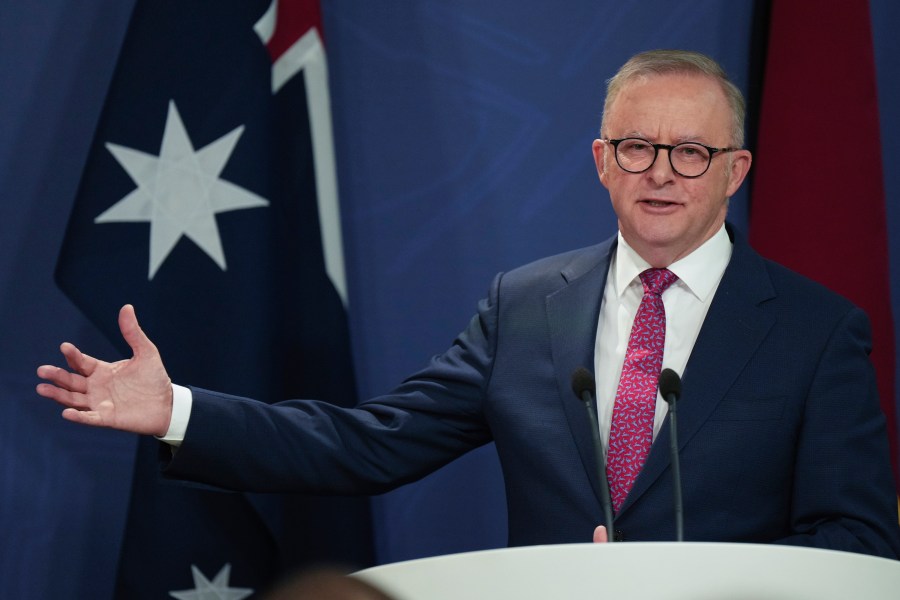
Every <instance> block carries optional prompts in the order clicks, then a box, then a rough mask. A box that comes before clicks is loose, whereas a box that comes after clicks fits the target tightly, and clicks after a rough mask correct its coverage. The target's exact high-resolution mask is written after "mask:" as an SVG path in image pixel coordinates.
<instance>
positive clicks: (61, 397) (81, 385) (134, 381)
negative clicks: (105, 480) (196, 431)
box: [37, 304, 172, 436]
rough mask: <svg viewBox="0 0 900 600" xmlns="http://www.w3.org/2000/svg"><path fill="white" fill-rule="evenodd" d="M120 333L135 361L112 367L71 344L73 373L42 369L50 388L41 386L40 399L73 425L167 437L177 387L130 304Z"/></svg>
mask: <svg viewBox="0 0 900 600" xmlns="http://www.w3.org/2000/svg"><path fill="white" fill-rule="evenodd" d="M119 330H120V331H121V332H122V337H123V338H124V339H125V341H126V342H127V343H128V345H129V346H130V347H131V351H132V352H133V354H134V355H133V356H132V357H131V358H129V359H127V360H120V361H118V362H114V363H109V362H105V361H102V360H98V359H96V358H94V357H92V356H88V355H87V354H84V353H83V352H81V351H80V350H79V349H78V348H76V347H75V346H73V345H72V344H70V343H68V342H65V343H63V344H62V345H61V346H60V351H61V352H62V353H63V356H64V357H65V359H66V363H67V364H68V365H69V369H70V371H67V370H65V369H62V368H60V367H55V366H52V365H42V366H40V367H38V370H37V374H38V377H40V378H41V379H45V380H47V383H40V384H38V386H37V393H38V394H40V395H41V396H44V397H45V398H50V399H51V400H55V401H56V402H58V403H59V404H62V405H63V406H65V407H67V408H66V409H65V410H63V413H62V416H63V417H64V418H65V419H68V420H69V421H75V422H76V423H84V424H87V425H94V426H97V427H112V428H114V429H120V430H122V431H131V432H134V433H142V434H149V435H156V436H163V435H165V433H166V431H168V428H169V421H170V420H171V418H172V382H171V380H170V379H169V375H168V374H167V373H166V369H165V367H164V366H163V363H162V359H160V356H159V351H158V350H157V349H156V346H155V345H154V344H153V342H151V341H150V339H149V338H148V337H147V336H146V335H145V334H144V332H143V330H142V329H141V327H140V325H138V321H137V317H136V316H135V314H134V307H132V306H131V305H130V304H126V305H125V306H123V307H122V309H121V310H120V311H119Z"/></svg>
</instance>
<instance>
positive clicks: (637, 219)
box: [593, 74, 751, 267]
mask: <svg viewBox="0 0 900 600" xmlns="http://www.w3.org/2000/svg"><path fill="white" fill-rule="evenodd" d="M731 123H732V116H731V111H730V109H729V105H728V101H727V100H726V98H725V93H724V92H723V91H722V89H721V88H720V87H719V84H718V83H717V82H715V81H714V80H712V79H710V78H707V77H702V76H696V75H675V74H673V75H656V76H651V77H647V78H641V79H636V80H634V81H632V82H629V83H627V84H625V86H624V87H623V88H622V89H621V91H620V92H619V95H618V97H616V99H615V100H614V102H613V104H612V106H611V107H610V108H609V111H608V113H607V115H606V122H605V129H606V131H604V135H606V136H607V137H609V138H611V139H616V138H625V137H640V138H644V139H646V140H648V141H649V142H651V143H654V144H657V143H659V144H672V145H674V144H678V143H681V142H700V143H702V144H705V145H707V146H712V147H715V148H725V147H729V146H731V130H732V127H731ZM593 151H594V159H595V161H596V163H597V171H598V173H599V175H600V181H601V182H602V183H603V185H604V186H605V187H606V188H607V189H608V190H609V195H610V198H611V199H612V205H613V209H614V210H615V212H616V215H617V216H618V218H619V231H621V232H622V236H623V237H624V238H625V240H626V241H627V242H628V244H629V245H630V246H631V247H632V248H634V249H635V250H636V251H637V252H638V254H640V255H641V256H642V257H643V258H644V260H646V261H647V262H649V263H650V264H652V265H653V266H657V267H665V266H668V265H669V264H671V263H672V262H674V261H676V260H678V259H679V258H682V257H684V256H686V255H687V254H690V253H691V252H692V251H693V250H695V249H696V248H697V247H699V246H700V245H701V244H703V242H705V241H706V240H708V239H709V238H710V237H712V236H713V234H715V233H716V231H718V229H719V228H720V227H721V225H722V223H723V222H724V221H725V214H726V212H727V209H728V197H730V196H731V195H732V194H734V193H735V192H736V191H737V189H738V188H739V187H740V185H741V182H742V181H743V180H744V177H745V176H746V174H747V171H748V170H749V168H750V161H751V157H750V153H749V152H748V151H746V150H741V151H737V152H733V153H731V160H730V162H729V156H728V154H727V153H717V154H716V155H714V157H713V160H712V164H711V165H710V167H709V170H708V171H707V172H706V173H705V174H704V175H702V176H701V177H698V178H696V179H688V178H685V177H682V176H680V175H678V174H676V173H675V172H674V171H673V170H672V167H671V164H670V163H669V157H668V151H667V150H660V151H659V155H658V156H657V158H656V162H655V163H654V164H653V166H652V167H650V169H648V170H647V171H645V172H643V173H629V172H627V171H624V170H623V169H621V168H620V167H619V165H618V164H616V158H615V149H614V148H613V146H612V144H608V143H606V142H603V141H602V140H595V141H594V145H593ZM729 165H730V166H729Z"/></svg>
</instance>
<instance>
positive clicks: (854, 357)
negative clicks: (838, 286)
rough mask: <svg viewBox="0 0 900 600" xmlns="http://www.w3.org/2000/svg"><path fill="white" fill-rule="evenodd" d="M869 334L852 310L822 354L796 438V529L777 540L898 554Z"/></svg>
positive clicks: (898, 534)
mask: <svg viewBox="0 0 900 600" xmlns="http://www.w3.org/2000/svg"><path fill="white" fill-rule="evenodd" d="M870 339H871V336H870V328H869V323H868V319H867V318H866V316H865V314H864V313H863V312H862V311H861V310H859V309H857V308H853V309H851V310H850V311H849V312H848V313H847V315H846V316H845V317H844V318H843V319H842V320H841V321H840V322H839V323H838V325H837V327H836V328H835V330H834V331H833V332H832V335H831V337H830V339H829V341H828V344H827V346H826V348H825V351H824V352H823V354H822V356H821V360H820V362H819V366H818V369H817V372H816V374H815V376H814V377H813V379H812V385H811V387H810V389H809V393H808V395H807V397H806V401H805V407H804V418H803V425H802V428H801V430H800V434H799V437H798V440H797V454H796V457H797V458H796V464H795V470H794V484H793V499H792V508H791V514H790V520H791V523H790V525H791V530H792V531H794V532H796V533H794V534H793V535H791V536H789V537H787V538H784V539H782V540H780V543H784V544H791V545H799V546H812V547H821V548H837V549H841V550H846V551H854V552H861V553H866V554H874V555H878V556H884V557H890V558H897V557H900V529H898V524H897V495H896V490H895V487H894V485H893V481H894V478H893V474H892V471H891V464H890V450H889V447H888V439H887V434H886V429H885V419H884V414H883V413H882V411H881V408H880V405H879V402H878V390H877V387H876V379H875V373H874V369H873V367H872V363H871V362H870V361H869V358H868V354H869V352H870V350H871V342H870ZM761 443H765V440H761Z"/></svg>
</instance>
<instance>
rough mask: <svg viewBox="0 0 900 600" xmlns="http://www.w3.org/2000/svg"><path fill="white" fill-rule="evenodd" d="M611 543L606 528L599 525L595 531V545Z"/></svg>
mask: <svg viewBox="0 0 900 600" xmlns="http://www.w3.org/2000/svg"><path fill="white" fill-rule="evenodd" d="M608 541H609V536H608V535H607V534H606V527H604V526H603V525H598V526H597V528H596V529H595V530H594V543H595V544H605V543H606V542H608Z"/></svg>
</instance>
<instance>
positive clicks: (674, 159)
mask: <svg viewBox="0 0 900 600" xmlns="http://www.w3.org/2000/svg"><path fill="white" fill-rule="evenodd" d="M603 141H604V142H607V143H610V144H612V145H613V147H614V148H615V149H616V163H617V164H618V165H619V166H620V167H622V169H623V170H625V171H628V172H629V173H643V172H644V171H646V170H648V169H649V168H650V167H652V166H653V163H655V162H656V157H657V156H658V155H659V151H660V150H668V151H669V164H670V165H672V170H673V171H675V172H676V173H678V174H679V175H681V176H682V177H686V178H688V179H694V178H695V177H700V176H701V175H703V174H704V173H706V172H707V171H708V170H709V165H710V164H711V163H712V159H713V157H714V156H715V155H716V154H717V153H719V152H723V153H724V152H734V151H735V150H740V148H713V147H711V146H707V145H705V144H700V143H698V142H682V143H681V144H675V145H674V146H670V145H669V144H651V143H650V142H648V141H647V140H644V139H641V138H620V139H617V140H613V139H609V138H607V139H605V140H603Z"/></svg>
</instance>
